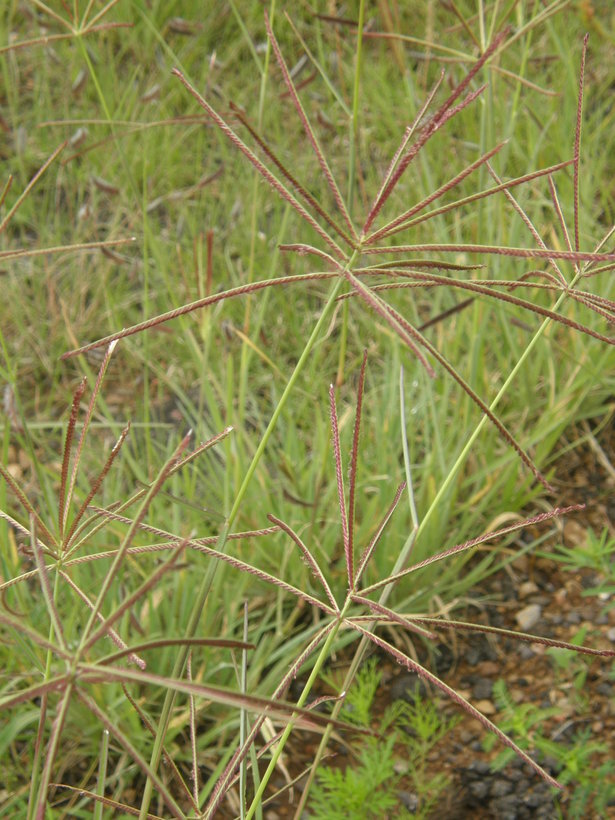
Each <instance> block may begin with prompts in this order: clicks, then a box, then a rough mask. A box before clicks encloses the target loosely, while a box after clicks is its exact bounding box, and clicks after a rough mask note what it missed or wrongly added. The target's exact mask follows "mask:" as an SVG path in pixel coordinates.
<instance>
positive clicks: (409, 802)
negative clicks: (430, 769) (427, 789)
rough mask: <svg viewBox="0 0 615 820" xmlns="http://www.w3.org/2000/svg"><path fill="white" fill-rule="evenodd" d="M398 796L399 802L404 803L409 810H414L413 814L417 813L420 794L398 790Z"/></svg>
mask: <svg viewBox="0 0 615 820" xmlns="http://www.w3.org/2000/svg"><path fill="white" fill-rule="evenodd" d="M397 796H398V797H399V802H400V803H402V804H403V805H404V806H405V808H406V809H407V810H408V811H410V812H412V813H413V814H415V813H416V812H417V811H418V808H419V798H418V795H416V794H414V793H413V792H406V791H399V792H397Z"/></svg>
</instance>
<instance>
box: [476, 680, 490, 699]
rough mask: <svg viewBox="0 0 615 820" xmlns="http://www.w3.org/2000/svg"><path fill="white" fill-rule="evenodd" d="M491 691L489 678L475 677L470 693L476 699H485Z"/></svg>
mask: <svg viewBox="0 0 615 820" xmlns="http://www.w3.org/2000/svg"><path fill="white" fill-rule="evenodd" d="M492 691H493V681H491V680H489V678H477V680H476V681H475V682H474V686H473V687H472V695H473V696H474V697H475V698H477V699H478V700H487V699H489V698H490V697H491V693H492Z"/></svg>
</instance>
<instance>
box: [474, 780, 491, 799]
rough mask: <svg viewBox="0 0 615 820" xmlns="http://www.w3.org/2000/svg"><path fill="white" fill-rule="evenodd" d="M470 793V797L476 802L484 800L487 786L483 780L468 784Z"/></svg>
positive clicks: (487, 789) (487, 792)
mask: <svg viewBox="0 0 615 820" xmlns="http://www.w3.org/2000/svg"><path fill="white" fill-rule="evenodd" d="M470 792H471V793H472V797H475V798H476V799H477V800H484V799H485V797H487V795H488V794H489V785H488V783H486V782H485V781H484V780H477V781H476V782H474V783H470Z"/></svg>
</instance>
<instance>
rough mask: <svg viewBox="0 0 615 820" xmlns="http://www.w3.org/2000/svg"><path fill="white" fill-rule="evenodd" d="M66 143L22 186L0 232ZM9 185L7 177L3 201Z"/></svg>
mask: <svg viewBox="0 0 615 820" xmlns="http://www.w3.org/2000/svg"><path fill="white" fill-rule="evenodd" d="M67 145H68V142H67V141H64V142H63V143H62V144H61V145H59V146H58V147H57V148H56V150H55V151H54V152H53V153H52V154H51V156H50V157H49V158H48V159H47V160H45V162H44V163H43V164H42V165H41V167H40V168H39V170H38V171H37V172H36V173H35V174H34V176H33V177H32V179H31V180H30V182H29V183H28V184H27V185H26V187H25V188H24V190H23V192H22V193H21V195H20V196H19V197H17V200H16V201H15V204H14V205H13V206H12V208H10V209H9V211H8V213H7V214H6V215H5V217H4V219H3V220H2V221H1V222H0V234H1V233H3V232H4V231H5V230H6V227H7V225H8V224H9V222H10V221H11V219H12V218H13V217H14V216H15V213H16V212H17V211H18V210H19V208H20V207H21V205H22V204H23V202H24V200H25V199H26V198H27V196H28V194H29V193H30V192H31V191H32V188H34V186H35V185H36V183H37V182H38V180H39V179H40V178H41V177H42V175H43V174H44V173H45V171H46V170H47V168H49V166H50V165H51V163H52V162H53V161H54V160H55V159H56V157H58V156H59V155H60V154H61V153H62V151H63V150H64V149H65V148H66V146H67ZM9 187H10V179H9V181H8V183H7V185H6V187H5V189H4V191H3V195H2V200H3V201H4V197H5V196H6V194H7V193H8V189H9ZM8 255H9V254H8V252H6V251H5V252H1V253H0V257H2V258H6V257H7V256H8Z"/></svg>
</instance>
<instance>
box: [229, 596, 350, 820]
mask: <svg viewBox="0 0 615 820" xmlns="http://www.w3.org/2000/svg"><path fill="white" fill-rule="evenodd" d="M350 606H351V600H350V598H348V600H347V601H346V605H345V606H344V608H343V609H342V611H341V612H340V614H339V617H338V620H337V623H336V625H335V626H334V627H333V629H332V630H331V632H329V634H328V636H327V639H326V641H325V642H324V644H323V645H322V649H321V650H320V652H319V654H318V657H317V658H316V662H315V664H314V666H313V668H312V671H311V673H310V676H309V678H308V679H307V681H306V684H305V686H304V687H303V691H302V692H301V695H300V697H299V700H298V701H297V706H298V707H301V706H303V704H304V703H305V701H306V700H307V696H308V695H309V693H310V692H311V690H312V686H313V685H314V683H315V681H316V679H317V678H318V675H319V674H320V670H321V669H322V666H323V664H324V662H325V661H326V660H327V658H328V656H329V650H330V648H331V646H332V645H333V642H334V641H335V638H336V636H337V633H338V630H339V628H340V626H341V623H342V620H343V618H344V615H345V614H346V611H347V610H348V609H349V607H350ZM330 727H331V724H329V725H328V726H327V730H328V729H329V728H330ZM293 728H294V721H293V719H292V717H291V719H290V721H289V723H288V725H287V726H286V729H284V732H283V733H282V736H281V738H280V739H279V741H278V742H277V744H276V748H275V752H274V753H273V755H272V757H271V760H270V761H269V766H267V769H266V771H265V774H264V775H263V777H262V780H261V783H260V786H259V787H258V790H257V791H256V794H255V795H254V798H253V800H252V803H251V805H250V808H249V809H248V813H247V814H246V817H245V820H251V818H252V817H253V816H254V812H255V811H256V808H257V806H258V805H259V804H260V801H261V798H262V796H263V794H264V792H265V789H266V787H267V784H268V783H269V779H270V777H271V775H272V774H273V771H274V769H275V767H276V766H277V763H278V760H279V759H280V755H281V754H282V752H283V750H284V746H285V745H286V741H287V740H288V738H289V737H290V734H291V732H292V730H293Z"/></svg>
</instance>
